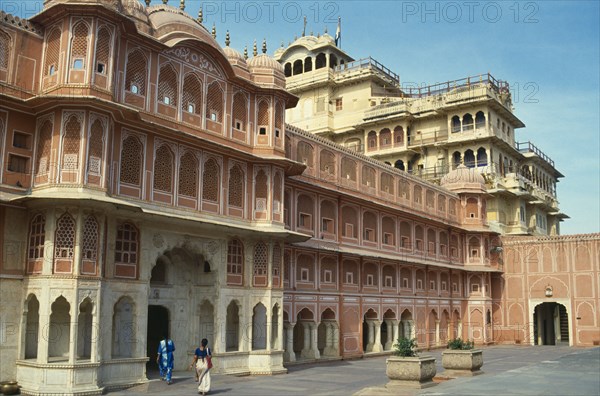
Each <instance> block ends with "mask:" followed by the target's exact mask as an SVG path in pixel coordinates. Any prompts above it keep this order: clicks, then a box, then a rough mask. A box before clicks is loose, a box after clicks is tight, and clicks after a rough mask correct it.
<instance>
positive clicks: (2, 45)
mask: <svg viewBox="0 0 600 396" xmlns="http://www.w3.org/2000/svg"><path fill="white" fill-rule="evenodd" d="M10 42H11V40H10V36H9V35H8V34H6V33H4V32H0V69H8V60H9V59H10Z"/></svg>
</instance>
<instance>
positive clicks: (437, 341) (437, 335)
mask: <svg viewBox="0 0 600 396" xmlns="http://www.w3.org/2000/svg"><path fill="white" fill-rule="evenodd" d="M435 345H440V321H439V320H436V321H435Z"/></svg>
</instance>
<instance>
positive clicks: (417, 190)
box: [413, 186, 423, 203]
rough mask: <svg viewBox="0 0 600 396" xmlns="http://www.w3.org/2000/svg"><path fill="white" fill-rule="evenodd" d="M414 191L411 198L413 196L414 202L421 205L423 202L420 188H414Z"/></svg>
mask: <svg viewBox="0 0 600 396" xmlns="http://www.w3.org/2000/svg"><path fill="white" fill-rule="evenodd" d="M414 190H415V193H414V194H413V196H414V200H415V202H417V203H421V201H422V200H423V196H422V192H421V187H419V186H415V188H414Z"/></svg>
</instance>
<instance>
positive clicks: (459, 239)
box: [0, 0, 600, 395]
mask: <svg viewBox="0 0 600 396" xmlns="http://www.w3.org/2000/svg"><path fill="white" fill-rule="evenodd" d="M149 3H150V2H149V1H148V2H147V4H145V5H144V4H142V3H140V2H139V1H137V0H46V1H45V2H44V9H43V11H42V12H41V13H40V14H38V15H36V16H34V17H33V18H31V19H29V20H25V19H20V18H19V17H16V16H13V15H9V14H5V13H1V14H0V87H1V91H0V164H1V165H2V166H1V167H0V296H1V298H2V304H1V305H0V361H2V365H1V366H0V380H2V381H4V380H17V381H19V384H20V385H22V390H21V391H22V393H23V394H32V395H44V394H57V393H60V394H86V395H88V394H101V393H102V392H104V391H107V390H111V389H118V388H124V387H129V386H132V385H136V384H139V383H143V382H145V381H147V370H150V369H152V364H149V363H148V361H149V357H150V360H151V361H152V360H153V359H152V357H153V356H155V352H156V347H157V345H158V342H159V340H160V338H161V337H162V334H163V332H168V333H169V335H170V337H171V338H172V339H173V340H174V342H175V344H176V346H177V351H176V353H175V369H176V370H182V369H184V368H185V367H187V364H188V363H189V361H190V360H191V356H192V355H193V351H194V349H195V348H196V347H197V345H198V343H199V342H200V340H201V339H202V338H204V337H206V338H208V339H209V342H210V346H211V348H212V350H213V356H214V357H215V359H214V364H215V367H214V370H216V371H218V372H221V373H227V374H237V375H243V374H277V373H285V372H286V370H287V369H286V366H288V365H290V364H298V363H309V362H315V361H317V360H327V359H344V358H354V357H363V356H369V355H374V354H375V355H378V354H381V353H390V351H391V350H392V348H393V346H392V345H393V343H394V341H395V340H397V339H398V337H401V336H404V337H410V338H416V339H417V342H418V344H419V346H420V347H421V348H436V347H443V346H445V344H446V342H447V340H449V339H451V338H454V337H463V338H469V339H473V340H474V341H475V342H476V343H478V344H490V343H511V344H514V343H522V344H531V345H541V344H556V343H568V344H569V345H577V346H588V345H595V344H598V343H600V326H599V320H600V317H599V316H598V315H599V314H598V312H599V311H600V309H599V308H600V302H599V297H598V296H599V295H600V286H599V284H598V282H599V274H600V271H599V267H600V235H599V234H592V235H573V236H559V235H558V234H559V221H560V220H561V219H562V218H565V215H564V214H562V213H561V212H560V211H559V208H558V203H557V202H558V201H557V199H556V189H555V183H556V181H557V179H558V178H560V177H562V175H561V174H560V172H558V171H557V170H556V169H555V167H554V163H553V162H552V161H551V160H550V159H549V158H548V157H547V156H545V155H544V154H543V153H542V152H541V151H540V150H539V149H537V148H536V147H535V146H534V145H533V144H530V143H528V144H525V145H523V144H517V143H516V142H515V141H514V128H518V127H522V126H523V123H522V122H521V121H520V120H518V119H517V118H516V117H515V116H514V115H513V114H512V110H511V104H510V93H509V91H508V90H507V86H506V84H505V83H503V82H501V81H499V80H496V79H494V78H493V77H491V76H490V75H485V76H481V77H477V78H471V79H466V80H461V81H457V82H451V83H448V84H445V85H443V84H442V85H439V86H435V87H430V88H426V89H423V88H421V89H419V90H416V91H407V90H403V89H401V88H400V85H399V79H398V77H397V75H395V74H394V73H393V72H391V71H390V70H389V69H387V68H385V67H384V66H382V65H381V64H379V63H377V62H376V61H374V60H373V59H371V58H368V59H366V60H360V61H354V60H353V59H352V58H351V57H350V56H349V55H347V54H346V53H345V52H343V51H342V50H341V49H339V48H338V47H337V46H336V45H335V41H334V40H333V38H331V37H330V36H329V35H327V34H324V35H322V36H320V37H313V36H306V37H301V38H300V39H297V40H296V41H295V42H294V43H293V44H291V45H290V46H289V47H287V48H283V47H282V48H280V49H278V50H277V51H276V52H275V55H274V57H271V56H269V55H268V54H267V47H266V43H264V42H263V43H262V46H261V47H262V48H261V51H260V52H261V53H259V49H258V48H257V45H256V44H255V46H254V48H253V51H252V54H251V56H248V54H247V51H244V54H241V53H239V52H238V51H236V50H234V49H233V48H231V47H230V38H229V35H228V34H227V35H226V37H225V46H224V47H222V46H221V45H220V44H219V43H218V42H217V41H216V31H215V29H214V28H213V29H212V31H209V29H207V28H206V27H205V26H204V25H203V21H202V15H201V14H200V15H198V17H196V18H195V17H192V16H190V15H188V14H187V13H186V12H185V11H184V9H185V3H184V2H183V1H182V3H181V5H180V6H179V7H172V6H169V5H168V4H162V5H150V4H149Z"/></svg>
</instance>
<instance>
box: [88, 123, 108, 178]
mask: <svg viewBox="0 0 600 396" xmlns="http://www.w3.org/2000/svg"><path fill="white" fill-rule="evenodd" d="M89 145H90V147H89V154H88V172H89V173H91V174H93V175H100V174H101V172H102V152H103V151H104V127H103V126H102V122H101V121H100V120H95V121H94V122H93V123H92V127H91V128H90V143H89Z"/></svg>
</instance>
